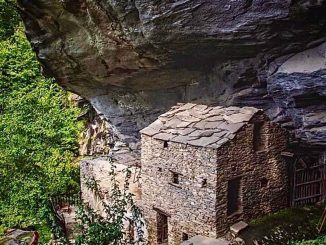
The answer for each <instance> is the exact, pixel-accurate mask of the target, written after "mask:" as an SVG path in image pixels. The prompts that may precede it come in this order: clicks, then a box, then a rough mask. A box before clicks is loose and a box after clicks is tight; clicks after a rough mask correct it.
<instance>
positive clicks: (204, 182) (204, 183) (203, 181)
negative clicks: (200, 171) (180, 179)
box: [201, 179, 207, 187]
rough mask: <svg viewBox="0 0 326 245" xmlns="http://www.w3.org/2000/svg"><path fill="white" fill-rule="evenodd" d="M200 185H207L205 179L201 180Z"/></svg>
mask: <svg viewBox="0 0 326 245" xmlns="http://www.w3.org/2000/svg"><path fill="white" fill-rule="evenodd" d="M201 187H207V179H203V180H202V182H201Z"/></svg>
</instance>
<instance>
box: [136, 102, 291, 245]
mask: <svg viewBox="0 0 326 245" xmlns="http://www.w3.org/2000/svg"><path fill="white" fill-rule="evenodd" d="M141 137H142V139H141V143H142V149H141V164H142V208H143V211H144V216H145V220H146V226H147V229H148V234H149V244H151V245H154V244H167V243H168V244H169V245H177V244H180V243H181V242H182V241H183V240H187V239H188V238H190V237H192V236H195V235H202V236H206V237H212V238H216V237H218V236H219V235H223V234H224V233H225V232H226V231H227V230H228V229H229V227H230V226H231V225H232V224H234V223H236V222H238V221H240V220H244V221H247V220H250V219H252V218H255V217H257V216H260V215H263V214H266V213H269V212H272V211H275V210H277V209H280V208H284V207H286V206H288V175H287V167H286V164H285V162H284V161H283V158H282V156H281V152H282V151H284V150H285V149H286V146H287V134H286V132H285V130H283V129H282V128H280V127H279V126H277V125H276V124H275V123H272V122H271V121H270V120H269V119H268V118H267V116H266V115H265V114H264V113H263V112H262V111H261V110H258V109H256V108H252V107H243V108H239V107H233V106H232V107H220V106H216V107H209V106H206V105H195V104H190V103H188V104H178V105H177V106H175V107H172V109H171V110H170V111H168V112H167V113H165V114H163V115H161V116H160V117H159V118H158V120H156V121H155V122H154V123H152V124H151V125H149V126H148V127H146V128H145V129H143V130H142V131H141Z"/></svg>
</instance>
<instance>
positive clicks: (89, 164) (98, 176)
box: [80, 158, 141, 212]
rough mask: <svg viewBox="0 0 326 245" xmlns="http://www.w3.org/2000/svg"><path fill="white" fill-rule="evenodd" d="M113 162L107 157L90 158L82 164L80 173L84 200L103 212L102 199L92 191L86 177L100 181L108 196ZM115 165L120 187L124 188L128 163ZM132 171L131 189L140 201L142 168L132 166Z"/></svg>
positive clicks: (103, 191) (100, 185)
mask: <svg viewBox="0 0 326 245" xmlns="http://www.w3.org/2000/svg"><path fill="white" fill-rule="evenodd" d="M111 164H112V163H110V162H109V160H106V159H100V158H97V159H89V160H83V161H82V162H81V164H80V175H81V192H82V198H83V201H84V202H86V203H89V204H90V206H91V207H92V208H93V209H95V210H98V211H100V212H101V210H102V207H101V204H100V200H99V198H98V197H96V195H95V194H94V193H93V192H92V191H90V190H89V189H88V188H87V186H86V184H85V180H86V178H90V177H94V178H95V180H97V181H98V184H99V187H100V191H101V192H102V193H103V194H104V195H106V196H108V195H109V194H110V191H111V190H112V181H111V174H110V172H111V166H112V165H111ZM114 165H115V167H116V168H115V171H116V172H117V176H116V180H117V181H118V182H119V186H120V189H122V188H123V184H124V182H125V178H126V177H125V173H124V172H123V170H125V169H126V168H127V166H126V165H123V164H117V163H114ZM130 170H131V172H132V174H131V178H130V180H129V182H130V186H129V191H130V192H131V193H132V194H134V195H135V196H134V200H135V201H136V202H139V201H140V200H141V189H140V181H139V177H140V169H139V168H137V167H130Z"/></svg>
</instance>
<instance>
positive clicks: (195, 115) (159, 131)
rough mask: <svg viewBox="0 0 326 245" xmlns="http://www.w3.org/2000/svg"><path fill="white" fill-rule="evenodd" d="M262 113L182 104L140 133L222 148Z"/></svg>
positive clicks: (252, 108) (246, 109) (245, 109)
mask: <svg viewBox="0 0 326 245" xmlns="http://www.w3.org/2000/svg"><path fill="white" fill-rule="evenodd" d="M258 111H260V110H259V109H256V108H254V107H235V106H230V107H222V106H215V107H210V106H207V105H197V104H192V103H187V104H181V103H179V104H178V105H176V106H174V107H172V108H171V109H170V110H169V111H168V112H166V113H164V114H162V115H161V116H159V118H158V119H157V120H156V121H155V122H153V123H152V124H150V125H149V126H148V127H146V128H144V129H143V130H141V131H140V133H141V134H145V135H148V136H151V137H153V138H154V139H159V140H165V141H171V142H177V143H182V144H189V145H193V146H201V147H210V148H219V147H220V146H222V145H223V144H224V143H226V142H227V141H229V140H230V139H233V138H234V136H235V135H236V133H237V131H239V130H240V129H241V128H242V127H243V126H244V125H245V124H246V123H248V121H249V120H250V119H251V118H252V117H253V116H254V115H255V114H256V113H257V112H258Z"/></svg>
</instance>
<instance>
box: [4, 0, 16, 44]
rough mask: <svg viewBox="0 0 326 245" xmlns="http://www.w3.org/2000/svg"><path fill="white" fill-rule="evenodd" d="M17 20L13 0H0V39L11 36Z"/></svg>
mask: <svg viewBox="0 0 326 245" xmlns="http://www.w3.org/2000/svg"><path fill="white" fill-rule="evenodd" d="M19 22H20V19H19V16H18V13H17V11H16V6H15V1H13V0H0V40H5V39H7V38H9V37H11V36H12V35H13V34H14V32H15V29H16V27H17V26H18V25H19Z"/></svg>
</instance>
